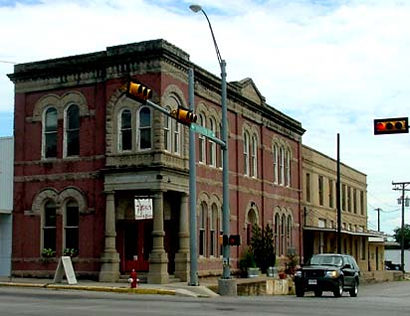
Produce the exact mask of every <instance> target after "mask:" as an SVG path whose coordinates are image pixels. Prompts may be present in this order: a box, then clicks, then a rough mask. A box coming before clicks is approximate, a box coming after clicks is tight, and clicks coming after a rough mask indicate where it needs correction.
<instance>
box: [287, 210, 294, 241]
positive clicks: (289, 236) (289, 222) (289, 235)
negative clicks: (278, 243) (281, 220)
mask: <svg viewBox="0 0 410 316" xmlns="http://www.w3.org/2000/svg"><path fill="white" fill-rule="evenodd" d="M292 226H293V225H292V216H290V215H288V220H287V224H286V240H287V247H288V249H289V248H290V247H292V245H293V241H292Z"/></svg>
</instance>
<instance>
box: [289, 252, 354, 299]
mask: <svg viewBox="0 0 410 316" xmlns="http://www.w3.org/2000/svg"><path fill="white" fill-rule="evenodd" d="M359 278H360V269H359V266H358V265H357V263H356V261H355V260H354V258H353V257H352V256H349V255H340V254H334V253H328V254H324V253H323V254H317V255H313V256H312V258H310V260H309V261H308V263H307V264H306V265H304V266H303V267H302V268H300V269H299V270H297V271H296V273H295V290H296V296H303V295H305V292H306V291H314V292H315V296H322V293H323V291H332V292H333V294H334V296H335V297H340V296H342V294H343V291H349V293H350V296H354V297H355V296H357V293H358V292H359Z"/></svg>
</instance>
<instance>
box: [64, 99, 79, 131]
mask: <svg viewBox="0 0 410 316" xmlns="http://www.w3.org/2000/svg"><path fill="white" fill-rule="evenodd" d="M67 119H68V124H67V126H68V129H78V128H79V127H80V122H79V115H78V106H76V105H72V106H70V107H69V109H68V110H67Z"/></svg>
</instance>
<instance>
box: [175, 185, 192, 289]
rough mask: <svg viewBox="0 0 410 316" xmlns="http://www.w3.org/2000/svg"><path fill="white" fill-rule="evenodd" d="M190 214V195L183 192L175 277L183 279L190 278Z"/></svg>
mask: <svg viewBox="0 0 410 316" xmlns="http://www.w3.org/2000/svg"><path fill="white" fill-rule="evenodd" d="M188 224H189V216H188V195H187V194H186V193H182V196H181V206H180V210H179V233H178V237H179V249H178V252H177V253H176V254H175V277H177V278H179V279H180V280H181V281H184V282H185V281H188V278H189V226H188Z"/></svg>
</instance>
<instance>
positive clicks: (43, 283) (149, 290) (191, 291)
mask: <svg viewBox="0 0 410 316" xmlns="http://www.w3.org/2000/svg"><path fill="white" fill-rule="evenodd" d="M77 282H78V283H77V284H76V285H71V284H68V283H67V282H66V280H63V282H62V283H53V280H52V279H37V278H19V277H12V278H8V277H0V286H15V287H37V288H38V287H41V288H47V289H68V290H82V291H96V292H115V293H134V294H157V295H178V296H186V297H216V296H219V294H217V293H215V292H213V291H212V290H210V289H209V288H208V287H206V286H204V285H199V286H190V285H188V284H187V283H185V282H177V283H169V284H145V283H140V284H138V287H137V288H135V289H131V288H130V285H129V284H128V283H121V282H118V283H106V282H97V281H92V280H77Z"/></svg>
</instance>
